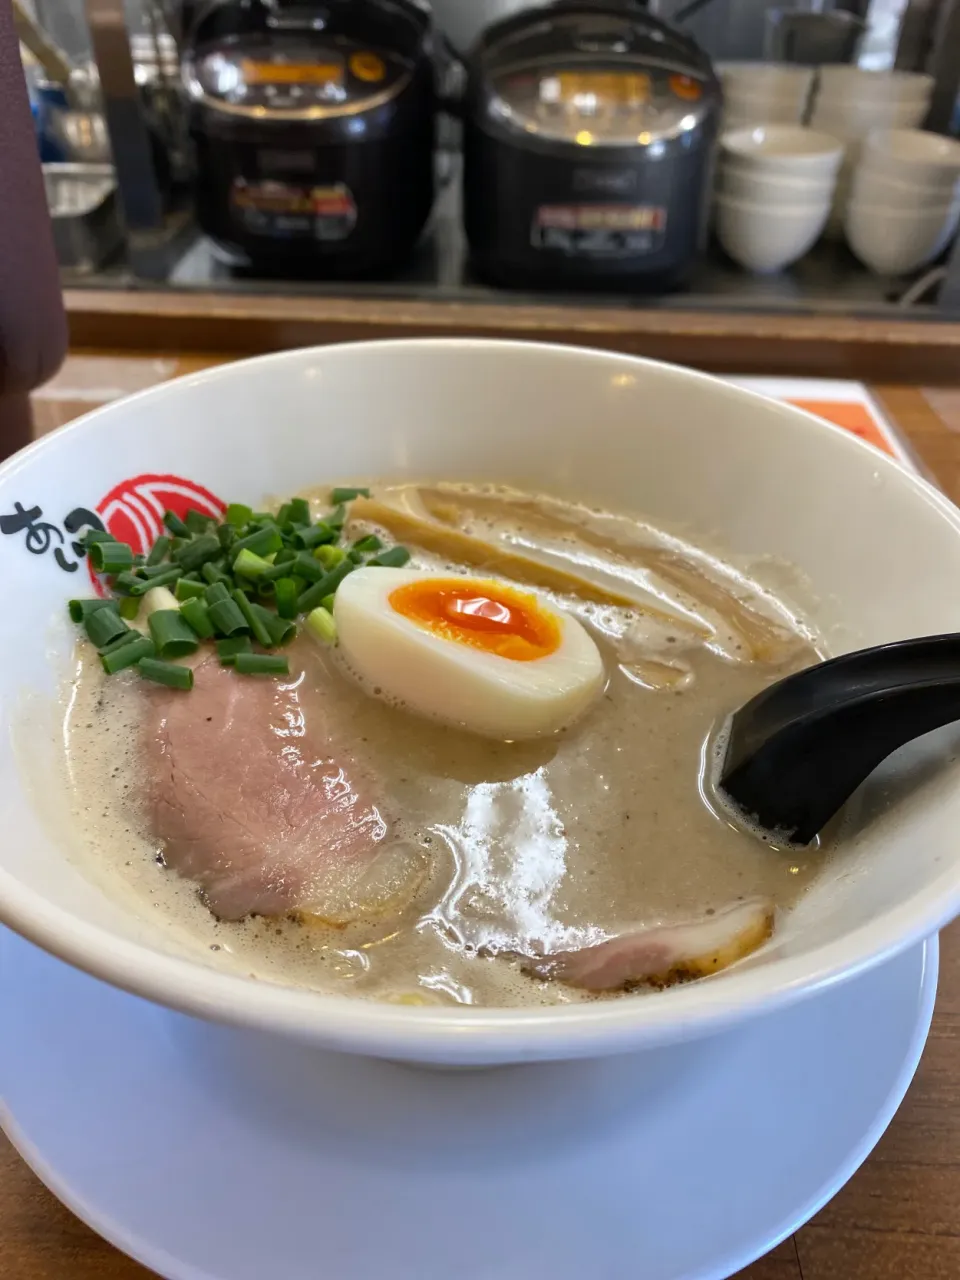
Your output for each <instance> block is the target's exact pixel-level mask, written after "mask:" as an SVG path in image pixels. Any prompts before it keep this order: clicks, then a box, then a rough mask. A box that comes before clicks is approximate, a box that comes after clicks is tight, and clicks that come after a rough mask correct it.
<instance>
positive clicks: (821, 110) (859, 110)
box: [810, 102, 928, 136]
mask: <svg viewBox="0 0 960 1280" xmlns="http://www.w3.org/2000/svg"><path fill="white" fill-rule="evenodd" d="M927 111H928V104H927V103H925V102H920V103H912V102H907V103H902V102H848V103H844V104H842V105H839V106H832V105H831V106H824V105H821V104H820V103H819V102H818V103H817V105H816V106H815V107H814V109H813V113H812V115H811V116H810V127H811V128H813V129H822V130H824V132H826V133H834V132H843V133H846V134H855V135H858V136H862V135H864V134H866V133H869V132H870V130H871V129H915V128H916V127H917V126H918V125H921V124H922V123H923V121H924V119H925V118H926V115H927Z"/></svg>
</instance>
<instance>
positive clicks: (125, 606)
mask: <svg viewBox="0 0 960 1280" xmlns="http://www.w3.org/2000/svg"><path fill="white" fill-rule="evenodd" d="M117 608H118V611H119V613H120V617H121V618H125V619H126V621H127V622H132V621H133V619H134V618H135V617H136V616H137V614H138V613H139V612H140V599H139V597H138V596H125V597H124V598H123V599H122V600H118V601H117Z"/></svg>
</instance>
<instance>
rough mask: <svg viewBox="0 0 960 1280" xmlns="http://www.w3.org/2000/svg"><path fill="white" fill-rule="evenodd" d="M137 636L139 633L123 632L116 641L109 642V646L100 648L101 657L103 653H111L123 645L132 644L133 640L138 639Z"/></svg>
mask: <svg viewBox="0 0 960 1280" xmlns="http://www.w3.org/2000/svg"><path fill="white" fill-rule="evenodd" d="M139 635H140V632H139V631H132V630H127V631H124V633H123V635H122V636H118V637H117V638H116V640H111V641H110V643H109V644H103V645H101V646H100V655H101V657H102V656H103V654H105V653H113V652H114V651H115V650H116V649H122V648H123V646H124V645H125V644H132V643H133V641H134V640H136V639H138V637H139Z"/></svg>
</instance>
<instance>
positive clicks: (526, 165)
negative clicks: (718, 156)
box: [464, 0, 722, 290]
mask: <svg viewBox="0 0 960 1280" xmlns="http://www.w3.org/2000/svg"><path fill="white" fill-rule="evenodd" d="M721 103H722V95H721V90H720V86H719V83H718V81H717V78H716V77H715V75H714V73H713V69H712V67H711V64H710V61H709V59H708V58H707V56H706V55H705V54H704V53H703V52H702V51H701V50H700V48H699V47H698V46H697V44H696V43H695V42H694V41H693V40H692V39H690V38H689V37H688V36H686V35H683V34H681V33H680V32H677V31H675V30H673V29H672V28H671V27H669V26H668V25H667V24H665V23H663V22H660V21H658V20H657V19H656V18H653V17H651V16H649V15H648V14H646V13H645V12H644V11H643V10H642V9H641V8H640V7H638V6H637V5H635V4H632V3H629V2H628V0H559V2H558V3H555V4H552V5H550V6H548V7H546V8H539V9H534V10H530V11H528V12H525V13H521V14H518V15H516V16H514V17H511V18H508V19H506V20H504V21H502V22H499V23H496V24H495V25H494V26H492V27H489V28H487V30H486V31H485V32H484V33H483V35H482V36H481V37H480V39H479V41H478V42H477V43H476V45H475V46H474V48H473V51H472V53H471V55H470V58H469V63H468V73H467V87H466V95H465V102H464V220H465V226H466V233H467V239H468V241H469V245H470V252H471V258H472V262H473V265H474V268H475V269H476V270H477V271H478V272H479V273H480V274H481V275H483V276H485V277H487V278H489V279H490V280H491V281H493V282H494V283H497V284H499V285H503V286H521V287H529V288H538V289H542V288H550V287H555V288H564V289H569V288H577V287H584V288H589V289H622V288H626V289H630V290H635V289H647V288H649V289H665V288H672V287H675V286H677V285H679V284H682V283H683V280H684V278H685V276H686V275H687V273H688V272H689V270H690V268H691V266H692V265H693V263H694V262H695V260H696V258H697V255H698V253H699V252H700V251H701V250H702V248H703V247H704V244H705V241H706V235H707V218H708V213H709V202H710V190H711V181H712V162H713V153H714V148H715V143H716V137H717V132H718V128H719V120H720V108H721Z"/></svg>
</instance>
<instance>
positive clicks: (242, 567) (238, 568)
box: [233, 547, 273, 579]
mask: <svg viewBox="0 0 960 1280" xmlns="http://www.w3.org/2000/svg"><path fill="white" fill-rule="evenodd" d="M272 568H273V565H271V564H270V563H269V561H267V560H264V558H263V556H258V555H257V553H256V552H255V551H251V550H250V549H249V548H246V547H245V548H244V549H243V551H241V552H240V554H239V555H238V556H237V558H236V560H234V562H233V572H234V573H239V574H240V575H241V576H242V577H244V578H254V579H256V578H262V577H263V575H264V574H265V573H269V572H270V570H271V569H272Z"/></svg>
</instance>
